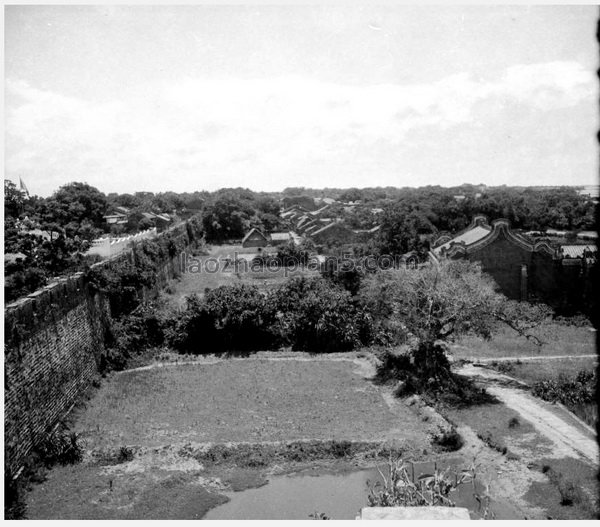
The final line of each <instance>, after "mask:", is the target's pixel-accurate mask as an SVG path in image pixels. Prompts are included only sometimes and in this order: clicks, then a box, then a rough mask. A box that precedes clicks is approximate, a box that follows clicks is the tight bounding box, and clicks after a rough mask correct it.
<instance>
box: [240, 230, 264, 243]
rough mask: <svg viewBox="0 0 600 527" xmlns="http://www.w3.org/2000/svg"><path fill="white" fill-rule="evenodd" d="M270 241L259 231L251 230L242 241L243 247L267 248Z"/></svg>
mask: <svg viewBox="0 0 600 527" xmlns="http://www.w3.org/2000/svg"><path fill="white" fill-rule="evenodd" d="M267 245H269V239H268V238H267V237H266V236H265V235H264V234H263V233H262V232H260V231H259V230H258V229H256V228H254V229H251V230H250V231H249V232H248V234H246V236H244V239H243V240H242V247H244V248H247V247H266V246H267Z"/></svg>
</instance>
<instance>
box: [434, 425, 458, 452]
mask: <svg viewBox="0 0 600 527" xmlns="http://www.w3.org/2000/svg"><path fill="white" fill-rule="evenodd" d="M433 444H434V445H436V446H437V447H438V448H440V449H441V450H443V451H444V452H454V451H456V450H460V449H461V448H462V446H463V445H464V441H463V438H462V436H461V435H460V434H459V433H458V431H457V430H456V428H455V427H452V428H451V429H450V430H445V431H443V432H442V433H441V434H438V435H436V436H434V438H433Z"/></svg>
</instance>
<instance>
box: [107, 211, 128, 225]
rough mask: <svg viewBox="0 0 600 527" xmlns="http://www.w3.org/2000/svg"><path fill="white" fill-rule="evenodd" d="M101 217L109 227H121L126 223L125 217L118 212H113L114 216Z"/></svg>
mask: <svg viewBox="0 0 600 527" xmlns="http://www.w3.org/2000/svg"><path fill="white" fill-rule="evenodd" d="M102 217H103V218H104V221H106V223H108V224H109V225H123V224H124V223H127V215H126V214H123V213H120V212H115V213H114V214H107V215H106V216H102Z"/></svg>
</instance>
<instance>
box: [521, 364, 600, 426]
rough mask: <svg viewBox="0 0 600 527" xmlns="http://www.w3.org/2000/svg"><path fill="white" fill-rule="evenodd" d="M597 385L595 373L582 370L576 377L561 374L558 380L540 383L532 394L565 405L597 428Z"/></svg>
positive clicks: (534, 387) (535, 385) (537, 383)
mask: <svg viewBox="0 0 600 527" xmlns="http://www.w3.org/2000/svg"><path fill="white" fill-rule="evenodd" d="M597 384H598V381H597V376H596V373H595V372H592V371H586V370H582V371H580V372H579V373H578V374H577V375H576V376H575V377H567V376H565V375H562V374H561V375H560V376H559V378H558V379H556V380H555V379H549V380H546V381H538V382H536V383H535V384H534V386H533V388H532V392H533V394H534V395H535V396H537V397H540V398H542V399H544V400H545V401H551V402H560V403H562V404H564V405H565V406H566V407H567V408H568V409H569V410H571V411H572V412H573V413H574V414H575V415H577V416H578V417H580V418H581V419H583V420H584V421H586V422H587V423H588V424H589V425H591V426H595V425H596V422H597V420H598V406H597V401H596V390H597Z"/></svg>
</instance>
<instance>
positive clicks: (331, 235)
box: [309, 222, 356, 244]
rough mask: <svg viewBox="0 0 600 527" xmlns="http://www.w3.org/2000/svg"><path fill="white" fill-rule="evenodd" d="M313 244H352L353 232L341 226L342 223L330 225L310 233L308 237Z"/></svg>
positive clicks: (354, 236)
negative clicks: (334, 242) (331, 242)
mask: <svg viewBox="0 0 600 527" xmlns="http://www.w3.org/2000/svg"><path fill="white" fill-rule="evenodd" d="M309 236H310V237H311V238H312V239H313V241H314V242H315V243H319V244H322V243H326V242H328V241H336V242H339V243H341V244H344V243H353V242H354V241H355V240H356V234H355V233H354V231H352V230H351V229H349V228H348V227H346V226H345V225H343V224H342V223H334V222H332V223H330V224H329V225H325V227H321V228H320V229H317V230H315V231H313V232H311V233H310V235H309Z"/></svg>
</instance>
